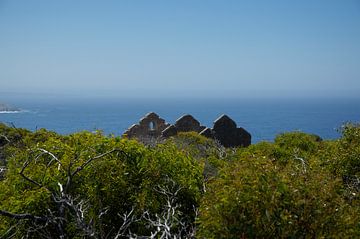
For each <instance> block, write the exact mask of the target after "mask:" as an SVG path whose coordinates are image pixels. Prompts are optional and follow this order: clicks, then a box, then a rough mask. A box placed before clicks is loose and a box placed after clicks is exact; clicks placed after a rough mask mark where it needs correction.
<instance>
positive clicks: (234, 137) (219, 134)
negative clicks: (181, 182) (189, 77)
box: [124, 112, 251, 147]
mask: <svg viewBox="0 0 360 239" xmlns="http://www.w3.org/2000/svg"><path fill="white" fill-rule="evenodd" d="M190 131H193V132H197V133H199V134H200V135H202V136H205V137H207V138H212V139H215V140H217V141H219V143H220V144H222V145H223V146H224V147H247V146H249V145H250V144H251V135H250V133H248V132H247V131H246V130H245V129H244V128H241V127H240V128H238V127H237V125H236V123H235V121H233V120H232V119H231V118H230V117H228V116H227V115H222V116H221V117H219V118H218V119H216V120H215V121H214V125H213V128H207V127H205V126H202V125H201V124H200V122H199V121H197V120H196V119H195V118H194V117H193V116H191V115H184V116H182V117H180V118H179V119H177V120H176V122H175V124H173V125H170V124H168V123H166V122H165V120H164V119H162V118H160V117H159V116H158V115H157V114H155V113H153V112H151V113H148V114H147V115H145V117H144V118H142V119H141V120H140V122H139V123H138V124H134V125H132V126H131V127H130V128H129V129H128V130H126V131H125V133H124V136H126V137H128V138H136V139H138V140H140V141H143V142H147V141H149V139H159V138H169V137H171V136H175V135H176V134H177V133H179V132H190Z"/></svg>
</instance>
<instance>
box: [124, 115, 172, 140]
mask: <svg viewBox="0 0 360 239" xmlns="http://www.w3.org/2000/svg"><path fill="white" fill-rule="evenodd" d="M168 126H169V124H168V123H166V122H165V120H164V119H162V118H160V117H159V116H158V115H157V114H155V113H154V112H151V113H148V114H147V115H145V116H144V117H143V118H142V119H141V120H140V121H139V123H138V124H133V125H132V126H131V127H130V128H129V129H127V130H126V131H125V132H124V135H125V136H126V137H128V138H137V139H139V140H144V139H149V138H159V137H160V136H161V133H162V131H163V130H164V129H166V128H167V127H168Z"/></svg>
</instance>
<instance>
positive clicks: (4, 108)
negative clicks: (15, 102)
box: [0, 103, 20, 112]
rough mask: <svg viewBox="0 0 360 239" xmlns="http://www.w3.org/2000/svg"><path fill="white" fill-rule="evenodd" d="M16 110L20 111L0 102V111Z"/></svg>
mask: <svg viewBox="0 0 360 239" xmlns="http://www.w3.org/2000/svg"><path fill="white" fill-rule="evenodd" d="M17 111H20V109H19V108H16V107H13V106H10V105H7V104H4V103H0V112H17Z"/></svg>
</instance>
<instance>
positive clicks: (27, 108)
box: [0, 99, 360, 143]
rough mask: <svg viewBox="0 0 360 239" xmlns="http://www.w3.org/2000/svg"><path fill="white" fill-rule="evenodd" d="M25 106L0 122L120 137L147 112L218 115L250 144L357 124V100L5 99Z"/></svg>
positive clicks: (329, 135) (205, 118)
mask: <svg viewBox="0 0 360 239" xmlns="http://www.w3.org/2000/svg"><path fill="white" fill-rule="evenodd" d="M6 103H10V104H12V105H15V106H17V107H20V108H21V109H23V111H22V112H20V113H11V114H9V113H0V122H5V123H13V124H14V125H15V126H16V127H23V128H27V129H30V130H36V129H39V128H46V129H49V130H53V131H56V132H58V133H61V134H69V133H73V132H77V131H81V130H90V131H93V130H95V129H101V130H103V131H104V132H105V133H106V134H115V135H121V134H122V133H123V132H124V131H125V130H126V129H127V128H128V127H129V126H131V125H132V124H134V123H137V122H138V121H139V119H140V118H141V117H142V116H143V115H145V114H146V113H148V112H151V111H153V112H156V113H158V114H159V115H160V116H161V117H162V118H164V119H165V120H166V121H167V122H169V123H174V122H175V121H176V119H177V118H179V117H180V116H182V115H183V114H192V115H193V116H194V117H195V118H196V119H198V120H199V121H200V122H201V123H202V124H203V125H205V126H209V127H211V126H212V123H213V121H214V120H215V119H216V118H217V117H219V116H220V115H221V114H227V115H228V116H230V117H231V118H232V119H233V120H234V121H235V122H236V123H237V124H238V126H241V127H243V128H245V129H246V130H247V131H249V132H250V133H251V134H252V142H253V143H256V142H259V141H263V140H266V141H272V140H273V139H274V137H275V136H276V135H277V134H279V133H282V132H287V131H303V132H307V133H314V134H317V135H319V136H321V137H322V138H324V139H334V138H337V137H339V133H338V131H337V129H338V128H339V127H340V126H341V125H342V124H344V123H345V122H360V101H359V100H310V99H309V100H285V99H284V100H243V99H237V100H234V99H232V100H230V99H229V100H206V99H201V100H199V99H197V100H187V99H183V100H174V99H171V100H140V99H139V100H134V99H121V100H120V99H119V100H84V99H82V100H49V101H48V100H43V101H40V100H34V101H32V100H23V101H21V100H19V101H17V102H16V104H14V103H13V102H6Z"/></svg>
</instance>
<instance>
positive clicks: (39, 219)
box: [0, 210, 49, 223]
mask: <svg viewBox="0 0 360 239" xmlns="http://www.w3.org/2000/svg"><path fill="white" fill-rule="evenodd" d="M0 215H3V216H5V217H9V218H13V219H18V220H32V221H34V222H36V223H46V222H48V221H49V219H48V218H47V217H39V216H34V215H32V214H29V213H23V214H15V213H11V212H8V211H4V210H0Z"/></svg>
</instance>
